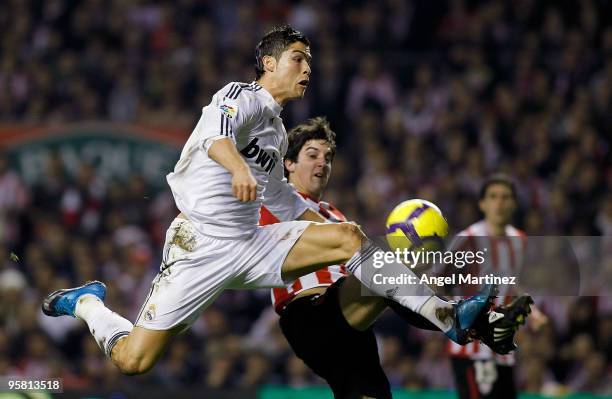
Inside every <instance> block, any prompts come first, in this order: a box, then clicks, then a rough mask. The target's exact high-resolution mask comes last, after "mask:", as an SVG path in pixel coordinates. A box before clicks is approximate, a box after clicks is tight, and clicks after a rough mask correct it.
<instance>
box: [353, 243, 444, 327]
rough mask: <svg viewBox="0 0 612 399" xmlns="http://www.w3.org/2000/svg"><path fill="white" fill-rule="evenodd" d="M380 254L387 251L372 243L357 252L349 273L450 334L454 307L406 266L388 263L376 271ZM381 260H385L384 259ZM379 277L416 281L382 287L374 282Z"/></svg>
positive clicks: (366, 244) (374, 290) (369, 287)
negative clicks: (409, 278) (375, 260)
mask: <svg viewBox="0 0 612 399" xmlns="http://www.w3.org/2000/svg"><path fill="white" fill-rule="evenodd" d="M377 252H384V251H383V250H382V249H380V248H379V247H378V246H377V245H376V244H374V243H373V242H371V241H369V240H368V241H367V242H366V243H365V244H364V245H362V248H361V251H357V252H356V253H355V255H353V257H352V258H351V259H349V261H348V262H346V265H345V266H346V269H347V270H348V271H349V272H350V273H352V274H353V275H354V276H355V277H356V278H357V279H358V280H359V281H360V282H361V284H363V285H364V286H365V287H366V288H368V289H369V290H370V291H372V292H373V293H375V294H376V295H379V296H381V297H384V298H389V299H391V300H393V301H395V302H397V303H399V304H400V305H402V306H404V307H406V308H408V309H410V310H412V311H414V312H416V313H418V314H420V315H421V316H423V317H425V318H426V319H427V320H429V321H430V322H432V323H433V324H434V325H435V326H436V327H438V328H440V329H441V330H442V331H444V332H447V331H449V330H450V329H451V328H452V326H453V318H452V317H449V316H450V315H452V314H453V304H452V303H451V302H447V301H445V300H443V299H442V298H439V297H437V296H435V293H434V291H433V290H432V289H431V288H430V287H429V286H428V285H427V284H421V283H419V277H418V276H417V275H416V274H414V272H413V271H412V270H410V267H408V266H406V265H404V264H403V263H400V262H397V261H395V262H385V263H384V266H383V267H382V268H380V269H376V268H374V266H373V257H374V256H375V254H376V253H377ZM379 259H384V257H380V258H379ZM362 266H366V267H362ZM376 274H382V275H384V276H401V275H402V274H404V275H408V276H414V277H413V283H410V284H380V283H376V282H375V281H374V275H376Z"/></svg>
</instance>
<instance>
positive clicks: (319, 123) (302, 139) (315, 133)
mask: <svg viewBox="0 0 612 399" xmlns="http://www.w3.org/2000/svg"><path fill="white" fill-rule="evenodd" d="M287 139H288V142H289V145H288V146H287V153H286V154H285V159H289V160H291V161H293V162H297V159H298V155H299V154H300V150H301V149H302V147H303V146H304V144H306V142H308V141H309V140H325V141H327V142H328V143H329V148H331V156H332V159H333V157H334V155H336V133H334V131H333V130H331V127H330V126H329V122H328V121H327V118H325V117H324V116H317V117H314V118H311V119H308V120H307V121H306V122H304V123H300V124H299V125H297V126H295V127H294V128H293V129H291V130H290V131H289V133H287ZM285 175H287V171H286V170H285Z"/></svg>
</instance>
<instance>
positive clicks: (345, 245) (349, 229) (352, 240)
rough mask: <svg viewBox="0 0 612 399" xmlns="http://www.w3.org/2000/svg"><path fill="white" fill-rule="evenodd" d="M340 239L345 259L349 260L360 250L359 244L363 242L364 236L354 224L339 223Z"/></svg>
mask: <svg viewBox="0 0 612 399" xmlns="http://www.w3.org/2000/svg"><path fill="white" fill-rule="evenodd" d="M338 228H339V229H340V237H342V243H341V248H342V252H343V254H344V257H345V258H346V259H350V258H351V257H352V256H353V255H354V254H355V252H357V251H359V249H361V244H362V243H363V241H364V240H365V238H366V237H365V234H363V231H361V228H360V227H359V226H357V225H356V224H354V223H348V222H345V223H339V224H338Z"/></svg>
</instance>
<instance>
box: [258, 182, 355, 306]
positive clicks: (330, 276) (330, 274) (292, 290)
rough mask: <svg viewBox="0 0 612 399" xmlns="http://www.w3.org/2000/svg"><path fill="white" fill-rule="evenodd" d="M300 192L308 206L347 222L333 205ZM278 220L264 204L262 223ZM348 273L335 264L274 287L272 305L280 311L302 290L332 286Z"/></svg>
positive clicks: (327, 217)
mask: <svg viewBox="0 0 612 399" xmlns="http://www.w3.org/2000/svg"><path fill="white" fill-rule="evenodd" d="M300 194H301V195H302V197H304V199H305V200H306V202H307V204H308V206H309V207H310V208H311V209H312V210H314V211H315V212H319V213H320V214H321V215H322V216H323V217H324V218H326V219H327V220H329V221H330V222H336V223H337V222H346V217H345V216H344V215H343V214H342V212H340V211H339V210H338V209H336V208H335V207H334V206H333V205H331V204H329V203H327V202H323V201H320V202H317V201H314V200H313V199H312V198H310V197H308V196H307V195H305V194H302V193H300ZM278 222H279V220H278V219H277V218H276V217H275V216H274V215H273V214H272V213H270V211H268V210H267V209H266V208H265V207H263V206H262V207H261V210H260V219H259V224H260V225H262V226H264V225H267V224H273V223H278ZM347 275H348V273H347V271H346V269H345V268H344V265H333V266H328V267H325V268H323V269H320V270H317V271H316V272H313V273H310V274H306V275H305V276H302V277H300V278H298V279H297V280H295V281H294V282H293V283H291V284H288V285H287V286H286V287H285V288H272V290H271V291H272V305H273V306H274V310H276V311H277V312H280V311H281V310H282V309H283V306H285V305H286V304H287V303H288V302H289V301H291V300H292V299H293V298H294V297H295V296H296V295H297V294H299V293H300V292H302V291H305V290H308V289H311V288H315V287H327V286H330V285H332V284H333V283H334V282H335V281H337V280H339V279H340V278H341V277H345V276H347Z"/></svg>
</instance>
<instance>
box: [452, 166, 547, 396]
mask: <svg viewBox="0 0 612 399" xmlns="http://www.w3.org/2000/svg"><path fill="white" fill-rule="evenodd" d="M478 205H479V207H480V210H481V211H482V213H483V214H484V219H483V220H481V221H479V222H476V223H474V224H472V225H471V226H469V227H468V228H466V229H465V230H463V231H461V232H460V233H459V234H458V238H457V240H456V241H455V243H454V245H453V247H454V248H455V249H457V250H462V251H467V250H469V251H477V250H482V249H484V248H486V249H487V256H486V260H487V262H486V263H485V264H484V265H481V266H480V270H478V271H476V270H474V269H473V268H472V267H473V266H474V265H470V266H466V269H468V268H470V269H469V270H466V272H469V273H472V274H474V273H476V274H480V275H485V274H487V273H489V272H494V273H495V274H496V275H501V276H518V275H519V274H520V269H521V267H522V261H523V258H524V253H525V246H526V241H527V237H526V236H525V233H523V232H522V231H521V230H519V229H517V228H516V227H514V226H512V225H511V224H510V222H511V220H512V216H513V214H514V210H515V209H516V188H515V186H514V183H513V182H512V180H511V179H510V178H509V177H507V176H505V175H501V174H498V175H493V176H491V177H490V178H488V179H487V180H486V181H485V182H484V184H483V186H482V188H481V191H480V201H479V203H478ZM499 291H500V292H499V294H500V296H499V297H497V298H496V304H497V305H498V306H500V305H507V304H508V303H510V302H511V301H512V297H511V296H510V295H512V294H513V293H512V292H510V289H509V286H508V285H502V286H500V287H499ZM531 309H532V314H531V317H530V318H529V320H530V324H531V326H532V327H534V328H539V326H541V325H542V324H544V323H546V321H547V319H546V316H544V315H543V314H542V313H541V312H540V311H539V310H538V309H537V308H536V307H535V306H531ZM449 353H450V355H451V359H452V366H453V373H454V376H455V384H456V386H457V390H458V393H459V397H460V398H461V399H478V398H483V399H484V398H507V399H513V398H516V397H517V390H516V385H515V382H514V373H513V366H514V364H515V355H514V353H509V354H506V355H500V354H496V353H494V352H493V351H492V350H491V348H489V347H488V346H486V345H483V344H482V343H481V342H479V341H474V342H472V343H469V344H467V345H465V346H460V345H456V344H455V343H454V342H450V341H449Z"/></svg>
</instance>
